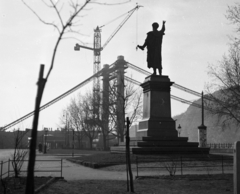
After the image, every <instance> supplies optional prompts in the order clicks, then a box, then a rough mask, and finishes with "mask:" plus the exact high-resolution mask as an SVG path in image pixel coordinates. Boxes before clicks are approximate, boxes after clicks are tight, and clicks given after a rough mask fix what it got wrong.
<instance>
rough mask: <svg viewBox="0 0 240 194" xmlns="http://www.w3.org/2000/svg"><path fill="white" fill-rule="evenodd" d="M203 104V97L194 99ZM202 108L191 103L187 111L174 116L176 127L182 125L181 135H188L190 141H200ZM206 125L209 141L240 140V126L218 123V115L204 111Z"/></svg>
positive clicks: (232, 141) (227, 141) (231, 141)
mask: <svg viewBox="0 0 240 194" xmlns="http://www.w3.org/2000/svg"><path fill="white" fill-rule="evenodd" d="M194 103H197V104H201V99H199V100H196V101H194ZM201 114H202V113H201V109H200V108H197V107H195V106H193V105H190V106H189V107H188V109H187V110H186V112H184V113H182V114H180V115H177V116H174V117H173V119H177V121H176V127H178V126H179V124H180V125H181V127H182V128H181V133H180V136H181V137H188V138H189V141H190V142H198V126H200V125H201V123H202V116H201ZM204 115H205V116H204V125H205V126H206V127H207V143H234V142H235V141H239V140H240V126H236V125H235V124H233V123H229V124H228V126H226V127H224V128H223V127H222V126H221V124H218V123H217V117H216V116H212V115H210V114H209V113H208V112H207V111H205V112H204Z"/></svg>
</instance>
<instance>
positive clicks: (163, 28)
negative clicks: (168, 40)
mask: <svg viewBox="0 0 240 194" xmlns="http://www.w3.org/2000/svg"><path fill="white" fill-rule="evenodd" d="M165 23H166V21H163V24H162V29H161V31H162V32H165V29H166V28H165Z"/></svg>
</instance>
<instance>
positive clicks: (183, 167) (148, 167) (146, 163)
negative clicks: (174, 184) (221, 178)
mask: <svg viewBox="0 0 240 194" xmlns="http://www.w3.org/2000/svg"><path fill="white" fill-rule="evenodd" d="M232 167H233V157H231V156H223V155H221V156H220V155H219V156H218V155H215V156H209V155H208V156H181V155H179V156H164V157H163V156H149V157H146V156H139V155H138V156H136V171H137V176H136V178H137V177H140V176H139V174H140V173H141V174H144V175H146V171H151V173H150V174H151V175H154V174H157V175H163V174H169V173H173V172H170V171H175V172H177V173H176V174H180V175H183V174H211V173H215V174H216V173H217V174H219V173H222V174H224V173H226V172H232ZM154 171H155V173H153V172H154ZM144 172H145V173H144ZM174 174H175V173H174Z"/></svg>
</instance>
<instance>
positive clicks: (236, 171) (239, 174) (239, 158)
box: [233, 141, 240, 194]
mask: <svg viewBox="0 0 240 194" xmlns="http://www.w3.org/2000/svg"><path fill="white" fill-rule="evenodd" d="M233 160H234V163H233V165H234V166H233V188H234V189H233V190H234V194H240V141H237V142H235V143H234V150H233Z"/></svg>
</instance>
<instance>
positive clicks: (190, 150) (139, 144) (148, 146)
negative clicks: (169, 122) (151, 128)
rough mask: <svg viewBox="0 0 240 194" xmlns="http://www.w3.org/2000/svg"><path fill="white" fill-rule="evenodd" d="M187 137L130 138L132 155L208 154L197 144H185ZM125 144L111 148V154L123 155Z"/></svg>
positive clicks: (206, 150) (207, 149) (207, 151)
mask: <svg viewBox="0 0 240 194" xmlns="http://www.w3.org/2000/svg"><path fill="white" fill-rule="evenodd" d="M187 141H188V138H187V137H153V136H147V137H142V138H139V137H138V138H131V141H130V150H131V153H132V154H144V155H147V154H151V155H153V154H209V148H199V147H198V143H197V142H187ZM125 146H126V145H125V142H121V143H120V144H119V146H114V147H111V153H125V149H126V147H125Z"/></svg>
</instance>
